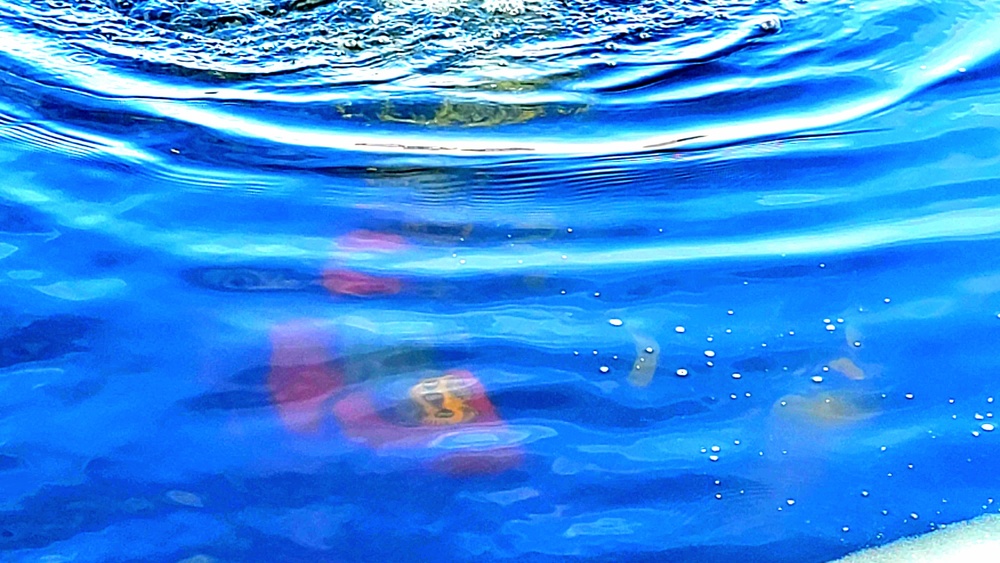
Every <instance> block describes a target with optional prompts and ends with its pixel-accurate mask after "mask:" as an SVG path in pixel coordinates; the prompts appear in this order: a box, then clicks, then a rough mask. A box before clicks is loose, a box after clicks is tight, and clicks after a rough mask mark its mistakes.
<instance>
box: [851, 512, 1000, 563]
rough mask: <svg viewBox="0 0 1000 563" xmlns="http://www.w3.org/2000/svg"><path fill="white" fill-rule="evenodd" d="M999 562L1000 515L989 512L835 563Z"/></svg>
mask: <svg viewBox="0 0 1000 563" xmlns="http://www.w3.org/2000/svg"><path fill="white" fill-rule="evenodd" d="M903 561H906V562H911V561H912V562H914V563H916V562H920V563H996V562H997V561H1000V515H997V514H987V515H985V516H980V517H979V518H976V519H974V520H969V521H967V522H958V523H956V524H949V525H948V527H946V528H944V529H943V530H935V531H933V532H930V533H927V534H923V535H920V536H913V537H909V538H903V539H900V540H897V541H895V542H893V543H891V544H888V545H883V546H880V547H875V548H871V549H866V550H864V551H858V552H856V553H852V554H850V555H848V556H847V557H844V558H843V559H838V560H837V561H836V562H835V563H899V562H903Z"/></svg>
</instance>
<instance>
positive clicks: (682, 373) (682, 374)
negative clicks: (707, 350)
mask: <svg viewBox="0 0 1000 563" xmlns="http://www.w3.org/2000/svg"><path fill="white" fill-rule="evenodd" d="M676 373H677V377H687V375H688V370H686V369H684V368H679V369H678V370H677V372H676Z"/></svg>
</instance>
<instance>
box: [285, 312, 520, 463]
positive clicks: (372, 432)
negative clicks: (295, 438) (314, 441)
mask: <svg viewBox="0 0 1000 563" xmlns="http://www.w3.org/2000/svg"><path fill="white" fill-rule="evenodd" d="M271 345H272V353H271V362H270V366H271V367H270V372H269V374H268V380H267V384H268V389H269V391H270V394H271V400H272V403H273V404H274V406H275V408H276V409H277V411H278V414H279V416H280V418H281V420H282V422H283V423H284V425H285V426H286V427H288V428H289V429H291V430H293V431H295V432H299V433H316V432H318V431H319V430H320V429H321V428H322V426H323V424H324V422H325V421H329V420H332V421H334V422H335V423H336V425H337V426H338V427H339V430H340V433H341V434H342V435H343V436H344V437H346V438H347V439H349V440H351V441H353V442H355V443H358V444H360V445H362V446H364V447H367V448H370V449H372V450H374V451H376V452H378V453H380V454H387V455H392V454H400V455H404V456H405V455H408V454H412V455H415V456H416V457H420V458H425V460H426V462H427V465H428V467H429V468H430V469H432V470H435V471H439V472H445V473H450V474H481V473H498V472H502V471H505V470H507V469H511V468H514V467H516V466H517V465H519V464H520V462H521V459H522V457H523V452H522V451H521V449H520V448H519V447H517V446H515V445H510V444H503V441H502V439H501V438H500V437H499V436H501V435H503V434H504V433H505V430H506V425H505V424H504V422H503V420H502V419H501V418H500V417H499V416H498V415H497V412H496V409H495V408H494V407H493V404H492V402H491V401H490V399H489V397H488V396H487V394H486V391H485V389H484V388H483V385H482V383H480V381H479V380H478V379H477V378H476V377H475V376H473V375H472V373H470V372H468V371H465V370H448V371H445V372H440V373H426V372H423V373H422V374H417V375H412V374H411V375H410V376H409V377H406V376H403V377H381V378H365V377H364V375H363V374H357V373H352V370H351V369H349V366H348V365H347V364H346V363H345V362H343V361H340V362H338V361H334V360H333V359H332V358H331V356H330V354H329V352H328V351H327V346H326V343H325V342H324V338H323V337H322V335H321V333H319V332H318V331H317V329H316V328H315V327H313V326H310V325H308V324H305V323H294V324H290V325H283V326H279V327H277V328H275V329H274V330H273V331H272V333H271ZM449 442H450V443H451V444H453V447H448V445H447V443H449Z"/></svg>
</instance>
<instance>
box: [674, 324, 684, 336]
mask: <svg viewBox="0 0 1000 563" xmlns="http://www.w3.org/2000/svg"><path fill="white" fill-rule="evenodd" d="M685 330H687V329H685V328H684V327H682V326H679V325H678V326H675V327H674V332H676V333H677V334H682V333H683V332H684V331H685Z"/></svg>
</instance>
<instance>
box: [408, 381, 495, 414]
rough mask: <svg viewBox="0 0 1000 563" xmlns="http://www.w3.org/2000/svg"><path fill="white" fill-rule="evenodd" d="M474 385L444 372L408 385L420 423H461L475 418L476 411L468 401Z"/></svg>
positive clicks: (471, 396) (477, 412)
mask: <svg viewBox="0 0 1000 563" xmlns="http://www.w3.org/2000/svg"><path fill="white" fill-rule="evenodd" d="M472 398H473V387H472V385H470V383H469V382H468V381H466V380H465V379H463V378H459V377H455V376H454V375H451V374H446V375H443V376H440V377H431V378H428V379H423V380H421V381H420V382H418V383H417V384H416V385H414V386H413V387H411V388H410V400H411V401H412V402H413V403H414V405H416V406H417V411H418V417H419V420H420V424H422V425H434V426H439V425H451V424H462V423H467V422H471V421H473V420H476V418H477V417H478V416H479V414H480V413H479V411H478V410H477V409H476V408H474V407H473V406H472V404H471V402H470V400H471V399H472Z"/></svg>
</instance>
